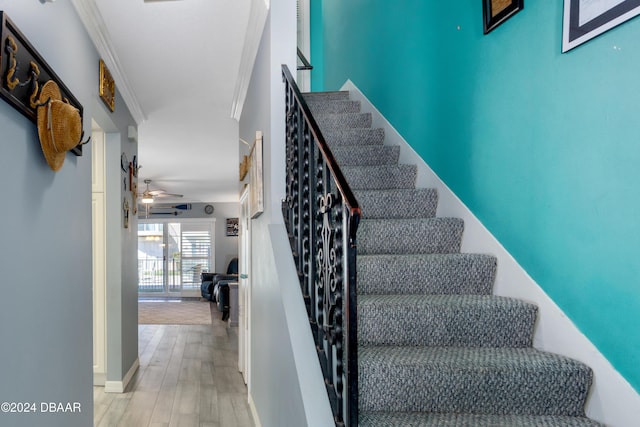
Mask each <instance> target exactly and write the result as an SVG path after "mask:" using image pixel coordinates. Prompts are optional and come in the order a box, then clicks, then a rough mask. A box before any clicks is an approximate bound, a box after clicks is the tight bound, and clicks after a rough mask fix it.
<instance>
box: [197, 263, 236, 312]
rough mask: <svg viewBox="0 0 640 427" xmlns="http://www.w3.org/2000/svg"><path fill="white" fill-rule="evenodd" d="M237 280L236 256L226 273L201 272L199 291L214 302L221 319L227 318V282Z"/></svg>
mask: <svg viewBox="0 0 640 427" xmlns="http://www.w3.org/2000/svg"><path fill="white" fill-rule="evenodd" d="M237 281H238V258H233V259H232V260H231V262H230V263H229V266H228V267H227V272H226V274H222V273H202V284H201V285H200V292H201V294H202V297H203V298H206V299H208V300H209V301H212V302H215V303H216V304H217V306H218V310H220V311H221V312H222V320H227V319H228V318H229V283H230V282H237Z"/></svg>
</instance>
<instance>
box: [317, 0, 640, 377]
mask: <svg viewBox="0 0 640 427" xmlns="http://www.w3.org/2000/svg"><path fill="white" fill-rule="evenodd" d="M481 4H482V2H480V1H475V2H442V1H440V2H435V1H429V2H424V1H418V0H414V1H403V2H390V1H381V0H351V1H348V2H345V1H341V0H323V1H322V4H321V12H322V15H321V16H320V17H318V15H316V16H315V17H313V18H312V19H313V20H314V23H315V24H314V25H313V26H312V28H313V29H314V33H313V35H312V39H321V42H319V41H318V40H315V41H314V43H315V44H314V46H321V48H322V53H321V55H322V58H323V73H322V75H321V76H315V77H316V78H317V79H319V80H321V84H318V85H317V86H315V88H316V89H317V88H324V89H326V90H335V89H338V88H339V87H340V86H341V85H342V84H343V83H344V82H345V80H346V79H351V80H352V81H353V82H354V83H355V84H356V85H357V86H358V87H359V88H360V89H361V90H362V91H363V92H364V94H365V95H366V96H367V97H368V98H369V99H370V100H371V101H372V102H373V103H374V104H375V105H376V106H377V108H378V109H379V110H380V111H381V112H382V113H383V114H384V115H385V116H386V117H387V119H388V120H389V121H390V122H391V123H392V124H393V125H394V126H395V127H396V129H397V130H398V131H399V132H400V133H401V134H402V135H403V136H404V137H405V139H406V140H407V141H408V142H409V143H410V144H411V145H412V146H413V147H414V148H415V149H416V151H417V152H418V153H419V154H420V155H421V156H422V157H423V158H424V159H425V161H426V162H427V163H428V164H429V165H430V166H431V167H432V168H433V169H434V170H435V171H436V173H438V174H439V175H440V177H441V178H442V179H443V180H444V181H445V182H446V184H447V185H448V186H449V187H450V188H451V189H452V190H453V191H454V192H455V193H456V194H457V195H458V196H459V197H460V198H461V199H462V201H463V202H464V203H465V204H466V205H467V206H468V207H469V208H470V209H471V210H472V211H473V212H474V214H475V215H476V216H477V217H478V218H479V219H480V220H481V221H482V222H483V223H484V224H485V226H486V227H487V228H488V229H489V230H490V231H491V232H492V233H493V234H494V235H495V236H496V237H497V238H498V240H499V241H500V242H501V243H502V244H503V245H504V246H505V247H506V249H507V250H508V251H509V252H510V253H511V254H512V255H513V256H514V257H515V258H516V260H517V261H518V262H519V263H520V264H521V265H522V266H523V267H524V268H525V270H526V271H527V272H528V273H529V274H530V275H531V276H532V277H533V279H534V280H536V281H537V282H538V283H539V284H540V286H541V287H542V288H543V289H544V290H545V291H546V292H547V294H548V295H549V296H550V297H551V298H552V299H553V300H554V301H555V302H556V303H557V304H558V305H559V306H560V308H561V309H562V310H564V312H565V313H566V314H567V315H568V316H569V318H570V319H571V320H572V321H573V322H574V323H575V324H576V325H577V326H578V328H579V329H580V330H581V331H582V332H583V333H584V334H585V335H586V336H587V337H588V338H589V339H590V340H591V341H592V342H593V343H594V344H595V345H596V346H597V347H598V349H599V350H600V351H601V352H602V353H603V354H604V355H605V357H607V358H608V359H609V361H610V362H611V363H612V364H613V365H614V367H615V368H616V369H617V370H618V371H619V372H620V373H621V374H622V375H623V376H624V377H625V378H626V379H627V380H628V381H629V382H630V383H631V384H632V386H633V387H634V388H635V389H636V390H640V370H638V366H640V285H639V279H638V278H640V261H638V246H640V220H639V215H638V212H640V197H639V196H640V191H639V190H638V185H639V183H640V167H639V165H640V120H638V113H639V112H640V96H639V94H640V78H638V75H639V71H640V19H634V20H632V21H630V22H627V23H625V24H623V25H621V26H619V27H617V28H615V29H613V30H611V31H609V32H607V33H606V34H604V35H602V36H600V37H598V38H596V39H593V40H591V41H589V42H587V43H586V44H584V45H582V46H580V47H578V48H576V49H574V50H572V51H570V52H568V53H566V54H561V33H562V2H540V1H538V2H535V1H526V2H525V9H524V10H523V11H521V12H520V13H518V14H516V15H515V16H513V17H512V18H511V19H510V20H508V21H507V22H505V23H504V24H502V25H501V26H500V27H498V28H497V29H495V30H494V31H493V32H491V33H490V34H489V35H486V36H485V35H483V33H482V9H481ZM316 7H319V6H318V5H317V4H316ZM320 24H321V25H320ZM312 55H313V56H312V57H315V53H312ZM513 285H514V286H517V285H518V284H517V283H515V284H513Z"/></svg>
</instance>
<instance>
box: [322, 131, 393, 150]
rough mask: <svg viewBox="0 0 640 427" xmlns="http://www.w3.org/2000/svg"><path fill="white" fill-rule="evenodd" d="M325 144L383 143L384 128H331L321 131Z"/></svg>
mask: <svg viewBox="0 0 640 427" xmlns="http://www.w3.org/2000/svg"><path fill="white" fill-rule="evenodd" d="M322 135H323V136H324V138H325V140H326V141H327V144H329V146H330V147H332V148H333V147H340V146H344V145H347V146H352V145H358V146H361V145H383V144H384V129H380V128H376V129H369V128H367V129H332V130H330V131H325V130H323V131H322Z"/></svg>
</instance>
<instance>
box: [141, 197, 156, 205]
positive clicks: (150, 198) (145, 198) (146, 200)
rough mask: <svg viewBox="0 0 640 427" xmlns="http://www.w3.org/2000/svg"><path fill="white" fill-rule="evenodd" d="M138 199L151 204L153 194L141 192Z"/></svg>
mask: <svg viewBox="0 0 640 427" xmlns="http://www.w3.org/2000/svg"><path fill="white" fill-rule="evenodd" d="M140 201H141V202H142V203H144V204H145V205H148V204H151V203H153V196H152V195H151V194H143V195H142V199H141V200H140Z"/></svg>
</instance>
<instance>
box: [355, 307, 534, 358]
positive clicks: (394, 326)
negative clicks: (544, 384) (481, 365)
mask: <svg viewBox="0 0 640 427" xmlns="http://www.w3.org/2000/svg"><path fill="white" fill-rule="evenodd" d="M537 310H538V309H537V307H536V306H535V305H533V304H528V303H525V302H524V301H520V300H516V299H512V298H504V297H497V296H494V295H359V296H358V344H359V345H398V346H408V345H411V346H439V347H529V346H531V345H532V343H533V326H534V324H535V321H536V314H537ZM408 325H411V327H407V326H408Z"/></svg>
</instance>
